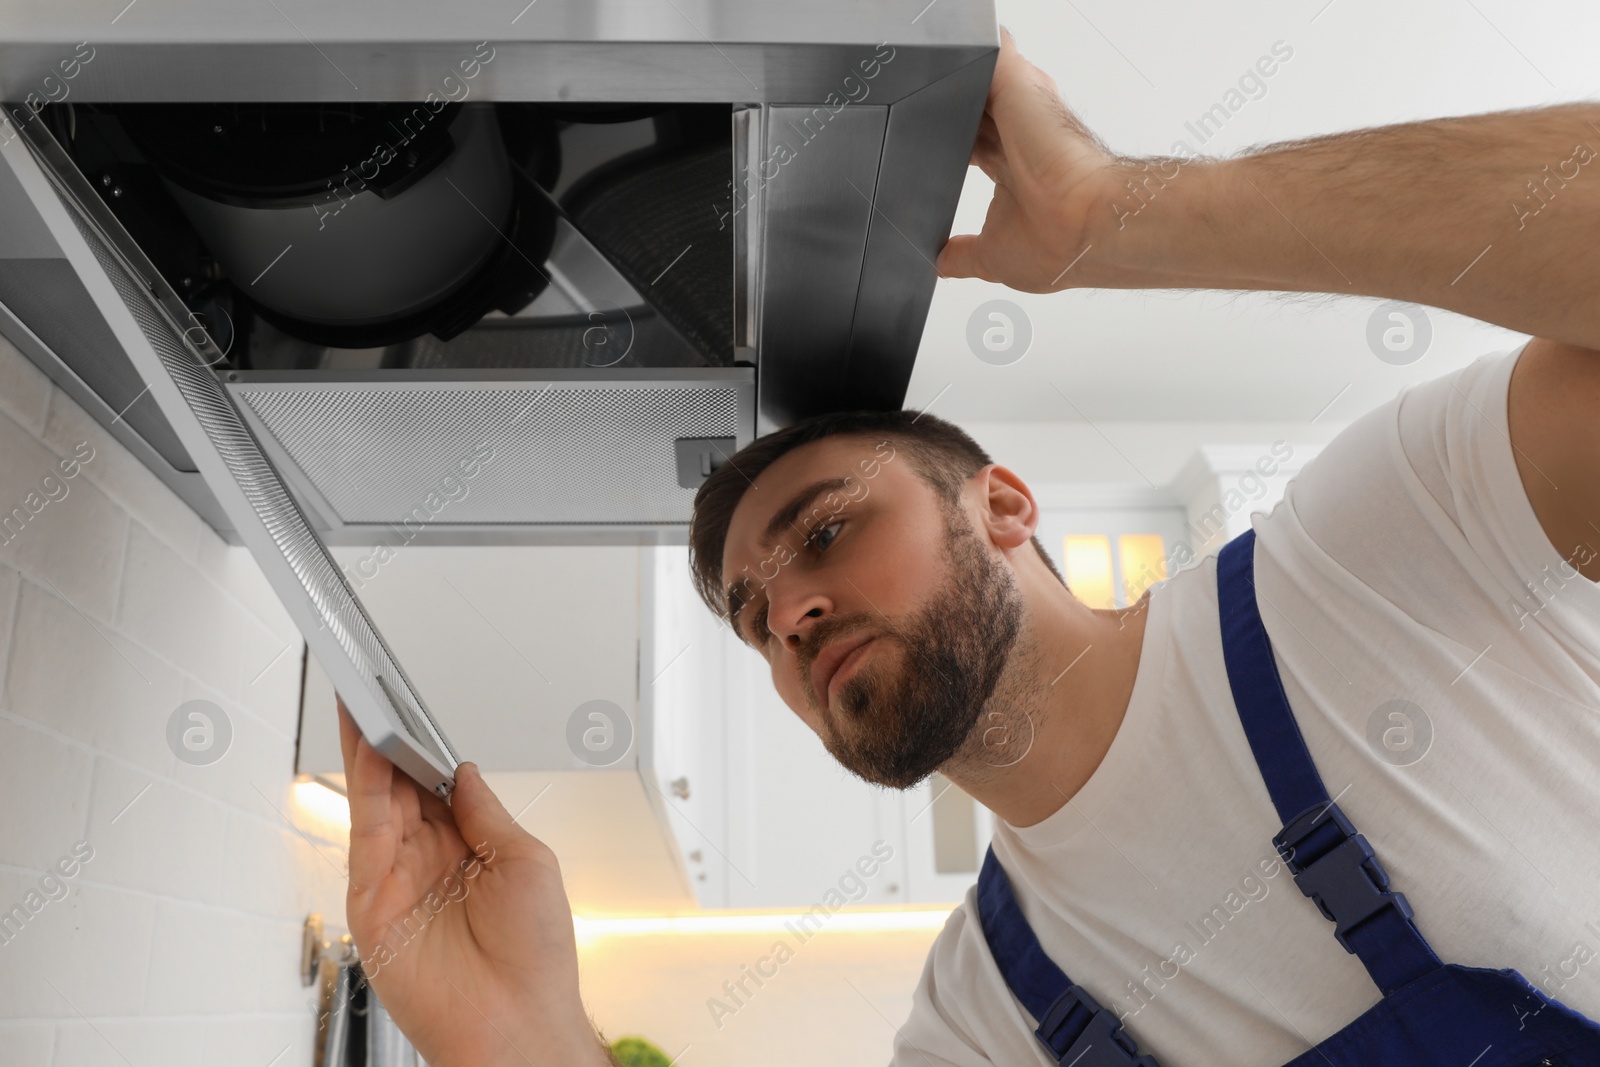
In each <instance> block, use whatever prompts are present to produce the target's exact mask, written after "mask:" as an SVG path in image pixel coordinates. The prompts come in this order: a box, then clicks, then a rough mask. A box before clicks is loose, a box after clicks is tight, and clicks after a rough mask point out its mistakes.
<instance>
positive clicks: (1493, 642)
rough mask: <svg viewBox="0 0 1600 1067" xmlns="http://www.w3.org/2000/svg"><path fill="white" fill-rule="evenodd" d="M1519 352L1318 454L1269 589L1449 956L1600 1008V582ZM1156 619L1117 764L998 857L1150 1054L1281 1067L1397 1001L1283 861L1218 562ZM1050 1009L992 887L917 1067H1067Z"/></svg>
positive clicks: (1011, 837)
mask: <svg viewBox="0 0 1600 1067" xmlns="http://www.w3.org/2000/svg"><path fill="white" fill-rule="evenodd" d="M1520 352H1521V349H1518V350H1516V351H1514V352H1510V353H1501V354H1494V355H1488V356H1484V357H1482V358H1480V359H1478V360H1477V361H1476V362H1474V363H1472V364H1471V365H1469V366H1467V367H1465V368H1462V369H1461V370H1458V371H1455V372H1452V373H1450V374H1447V375H1445V376H1443V377H1441V378H1438V379H1435V380H1433V381H1429V382H1424V383H1421V384H1418V385H1415V386H1412V387H1410V388H1408V389H1406V390H1405V391H1404V392H1402V393H1401V394H1400V395H1399V396H1398V397H1396V398H1395V399H1394V400H1392V401H1390V402H1388V403H1386V404H1383V405H1382V406H1380V407H1378V408H1377V409H1375V410H1373V411H1371V412H1369V413H1367V414H1366V415H1364V416H1363V417H1361V418H1360V419H1358V420H1356V421H1355V422H1354V423H1352V424H1351V425H1350V426H1349V427H1347V428H1346V429H1345V430H1344V431H1343V432H1342V433H1340V434H1339V435H1338V436H1337V437H1336V438H1335V439H1334V440H1333V441H1332V442H1331V443H1330V444H1329V445H1328V446H1327V447H1326V448H1324V449H1323V451H1322V452H1321V453H1320V454H1319V455H1318V456H1317V457H1316V458H1314V459H1313V460H1312V461H1310V462H1309V463H1308V464H1307V465H1306V466H1305V467H1304V468H1303V469H1302V470H1301V471H1300V473H1299V474H1298V476H1296V477H1295V479H1294V480H1293V481H1292V482H1291V483H1290V484H1289V486H1288V488H1287V489H1286V491H1285V495H1284V499H1283V500H1282V501H1281V502H1280V503H1279V504H1277V505H1276V506H1275V507H1274V508H1273V509H1272V511H1271V513H1270V514H1266V515H1256V516H1255V517H1254V519H1253V525H1254V527H1255V531H1256V539H1257V548H1256V555H1255V569H1256V581H1257V587H1258V589H1259V600H1258V603H1259V604H1260V610H1261V615H1262V619H1263V622H1264V623H1265V625H1266V629H1267V634H1268V636H1269V637H1270V638H1271V639H1272V645H1273V648H1274V651H1275V653H1276V657H1277V663H1278V669H1279V672H1280V674H1281V675H1282V677H1283V684H1284V689H1285V691H1286V692H1287V694H1288V697H1289V703H1290V705H1291V706H1292V707H1293V709H1294V712H1295V717H1296V720H1297V722H1298V723H1299V725H1300V730H1301V732H1302V733H1303V735H1304V736H1305V740H1306V744H1307V746H1308V747H1309V749H1310V751H1311V755H1312V758H1313V759H1314V760H1315V761H1316V764H1317V768H1318V770H1319V771H1320V772H1321V775H1322V779H1323V782H1324V783H1325V784H1326V786H1327V789H1328V792H1329V794H1330V795H1333V796H1335V797H1336V799H1337V800H1338V803H1339V806H1340V807H1341V808H1342V809H1343V810H1344V811H1345V813H1346V814H1347V815H1349V817H1350V819H1351V821H1352V822H1353V823H1354V824H1355V826H1356V828H1357V829H1358V830H1359V831H1361V832H1362V833H1363V834H1364V835H1365V836H1366V838H1367V839H1368V840H1369V841H1370V842H1371V843H1372V846H1373V848H1374V849H1375V850H1376V851H1377V854H1378V858H1379V860H1380V861H1381V862H1382V863H1383V865H1384V866H1385V868H1386V869H1387V870H1388V872H1389V875H1390V877H1391V879H1392V883H1393V888H1394V889H1396V890H1398V891H1400V892H1403V893H1405V895H1406V897H1407V898H1408V899H1409V900H1410V902H1411V904H1412V906H1413V908H1415V910H1416V923H1417V926H1418V928H1419V929H1420V930H1421V931H1422V933H1423V936H1425V937H1426V938H1427V939H1428V941H1429V943H1430V944H1431V945H1432V946H1433V948H1434V951H1435V952H1437V953H1438V954H1439V956H1440V958H1441V959H1443V960H1444V961H1445V962H1446V963H1459V964H1464V965H1469V966H1478V967H1514V968H1516V969H1517V970H1519V971H1520V972H1521V973H1522V974H1523V975H1524V976H1525V977H1526V978H1527V979H1528V980H1529V981H1530V982H1532V983H1533V984H1534V985H1536V986H1538V987H1539V988H1540V989H1542V990H1544V991H1545V992H1546V993H1547V994H1550V995H1552V996H1554V997H1555V998H1556V999H1557V1000H1560V1001H1562V1002H1563V1003H1565V1004H1567V1005H1569V1006H1570V1007H1572V1008H1575V1009H1576V1010H1578V1011H1580V1012H1582V1013H1584V1014H1586V1015H1588V1016H1589V1017H1591V1018H1596V1019H1600V585H1596V583H1594V582H1592V581H1590V580H1588V579H1586V578H1583V577H1582V576H1581V575H1578V574H1577V573H1576V571H1575V570H1574V569H1573V568H1572V567H1570V566H1568V565H1566V564H1565V563H1564V561H1563V559H1562V557H1561V555H1560V554H1558V553H1557V552H1556V550H1555V549H1554V547H1553V546H1552V545H1551V544H1550V542H1549V540H1548V538H1547V537H1546V536H1545V534H1544V532H1543V530H1542V528H1541V527H1540V526H1539V523H1538V520H1537V518H1536V517H1535V516H1534V513H1533V509H1532V507H1531V506H1530V505H1529V503H1528V499H1527V496H1526V494H1525V492H1524V491H1523V488H1522V482H1521V479H1520V478H1519V476H1518V474H1517V469H1516V464H1515V462H1514V460H1513V456H1512V452H1511V446H1510V440H1509V437H1508V435H1507V427H1506V394H1507V384H1508V382H1509V380H1510V375H1511V368H1512V366H1513V365H1514V364H1515V362H1516V357H1517V355H1519V354H1520ZM1597 417H1600V416H1597ZM1596 547H1597V548H1600V534H1597V535H1596ZM1568 551H1569V552H1570V551H1571V550H1570V549H1568ZM1579 561H1580V562H1581V561H1582V558H1581V557H1580V560H1579ZM1529 584H1531V585H1532V587H1533V591H1530V589H1529V588H1528V585H1529ZM1148 610H1149V612H1150V616H1149V619H1148V622H1147V627H1146V631H1145V636H1144V646H1143V651H1142V655H1141V658H1140V662H1139V669H1138V674H1137V678H1136V680H1135V683H1134V687H1133V692H1132V696H1131V698H1130V701H1129V705H1128V710H1127V714H1126V717H1125V719H1124V721H1123V723H1122V726H1121V728H1120V729H1119V730H1118V732H1117V735H1116V737H1115V739H1114V740H1113V742H1112V744H1111V746H1110V749H1109V750H1108V751H1107V753H1106V756H1105V759H1104V761H1103V762H1102V763H1101V764H1100V766H1099V767H1098V768H1097V769H1096V770H1095V772H1094V774H1093V775H1092V776H1091V777H1090V779H1089V781H1088V782H1087V784H1085V786H1084V787H1083V789H1082V791H1080V792H1079V793H1078V794H1077V796H1075V797H1074V798H1073V799H1072V800H1071V801H1070V802H1069V803H1067V804H1065V805H1063V806H1062V807H1061V808H1060V809H1059V810H1057V811H1056V812H1054V813H1053V814H1051V815H1050V816H1049V817H1047V818H1046V819H1044V820H1043V821H1042V822H1039V823H1037V824H1035V825H1033V826H1028V827H1014V826H1010V825H1008V824H1006V823H1004V822H1002V821H1000V820H997V821H996V831H995V836H994V849H995V853H996V854H997V856H998V857H999V859H1000V860H1001V862H1002V863H1003V865H1004V866H1005V868H1006V870H1007V871H1008V872H1010V874H1011V878H1012V883H1013V885H1014V887H1015V891H1016V895H1017V899H1018V901H1019V903H1020V905H1021V908H1022V911H1023V913H1024V914H1025V915H1026V916H1027V918H1028V921H1029V923H1030V924H1031V925H1032V927H1033V929H1034V931H1035V933H1036V934H1037V935H1038V938H1039V941H1040V943H1041V944H1042V945H1043V947H1044V949H1045V951H1046V952H1047V953H1048V954H1049V955H1050V957H1051V958H1052V959H1053V960H1055V961H1056V963H1057V964H1058V965H1060V967H1061V968H1062V970H1064V971H1066V973H1067V974H1068V975H1069V976H1071V978H1072V979H1073V980H1074V981H1076V982H1078V983H1079V984H1081V985H1083V986H1084V987H1085V988H1086V989H1088V990H1089V991H1090V992H1091V993H1092V994H1093V995H1094V996H1095V997H1096V999H1098V1000H1099V1001H1100V1003H1101V1004H1102V1005H1104V1006H1105V1007H1107V1008H1109V1009H1111V1010H1112V1011H1113V1012H1114V1013H1115V1014H1117V1015H1118V1016H1120V1017H1122V1019H1123V1024H1124V1026H1125V1027H1126V1029H1127V1031H1128V1033H1130V1034H1131V1035H1133V1037H1134V1038H1136V1039H1137V1040H1138V1042H1139V1044H1140V1048H1141V1049H1142V1051H1144V1052H1146V1053H1148V1054H1150V1055H1153V1056H1155V1057H1156V1058H1157V1059H1159V1060H1160V1061H1161V1063H1162V1064H1163V1065H1165V1067H1209V1065H1217V1067H1277V1065H1281V1064H1283V1063H1285V1062H1287V1061H1288V1060H1290V1059H1292V1058H1293V1057H1295V1056H1297V1055H1299V1054H1301V1053H1303V1052H1305V1051H1306V1050H1307V1049H1308V1048H1309V1047H1310V1046H1311V1045H1312V1044H1314V1043H1316V1042H1319V1041H1321V1040H1323V1039H1324V1038H1326V1037H1328V1036H1329V1035H1331V1034H1333V1033H1334V1032H1336V1031H1337V1030H1339V1029H1341V1028H1342V1027H1344V1026H1345V1025H1346V1024H1347V1023H1349V1022H1351V1021H1352V1020H1354V1019H1355V1018H1356V1017H1357V1016H1358V1015H1360V1014H1361V1013H1362V1012H1363V1011H1365V1010H1366V1009H1367V1008H1369V1007H1371V1006H1372V1005H1373V1004H1375V1003H1377V1001H1378V1000H1379V993H1378V990H1377V987H1376V986H1374V985H1373V983H1372V980H1371V979H1370V978H1369V977H1368V975H1367V972H1366V970H1365V969H1364V968H1363V967H1362V965H1361V962H1360V960H1358V959H1357V958H1356V957H1355V956H1353V955H1348V954H1347V953H1346V952H1345V951H1344V949H1343V948H1341V947H1340V946H1339V944H1338V943H1337V942H1336V941H1335V940H1334V936H1333V924H1332V923H1330V922H1328V921H1327V920H1326V919H1324V918H1323V917H1322V916H1321V914H1320V913H1319V912H1318V911H1317V909H1316V906H1315V905H1314V904H1313V903H1312V902H1311V901H1310V900H1309V899H1308V898H1306V897H1305V896H1303V895H1302V894H1301V893H1300V891H1299V889H1298V888H1297V887H1296V886H1295V884H1294V881H1293V879H1292V877H1291V876H1290V875H1289V873H1288V872H1287V871H1286V870H1285V869H1284V868H1283V867H1282V865H1281V864H1277V863H1275V862H1274V860H1275V858H1276V853H1275V852H1274V850H1273V846H1272V836H1273V834H1275V833H1276V832H1277V831H1278V830H1279V829H1280V826H1281V823H1280V821H1279V819H1278V817H1277V814H1276V812H1275V811H1274V809H1273V807H1272V803H1271V800H1270V798H1269V797H1268V795H1267V791H1266V787H1265V785H1263V783H1262V780H1261V775H1260V773H1259V771H1258V770H1257V768H1256V763H1255V760H1254V759H1253V758H1252V756H1251V753H1250V748H1249V745H1248V743H1247V742H1246V740H1245V736H1244V732H1243V729H1242V727H1241V726H1240V725H1239V717H1238V712H1237V711H1236V710H1235V708H1234V704H1233V699H1232V696H1231V694H1230V691H1229V688H1228V679H1227V675H1226V672H1225V669H1224V666H1223V659H1222V644H1221V635H1220V632H1219V629H1218V622H1217V577H1216V557H1215V556H1209V557H1206V558H1205V559H1203V560H1202V561H1200V562H1198V563H1196V564H1195V565H1193V566H1191V567H1189V568H1187V569H1185V570H1183V571H1181V572H1179V573H1178V574H1176V575H1174V576H1172V577H1171V578H1169V579H1168V580H1167V581H1166V582H1164V583H1162V584H1160V585H1159V586H1157V587H1156V588H1155V589H1154V590H1153V592H1152V593H1151V597H1150V603H1149V607H1148ZM1394 700H1404V701H1410V702H1412V703H1413V704H1415V705H1417V706H1418V707H1420V708H1421V709H1422V711H1423V712H1424V713H1425V715H1426V717H1427V720H1428V722H1429V723H1431V727H1432V740H1431V744H1430V746H1429V748H1428V749H1427V750H1426V752H1425V754H1424V755H1423V756H1422V758H1421V759H1418V760H1416V761H1415V762H1412V763H1409V764H1407V765H1396V764H1395V763H1392V762H1389V761H1386V760H1385V759H1382V758H1379V756H1378V754H1377V752H1379V751H1382V749H1381V748H1379V749H1375V748H1374V747H1373V746H1372V745H1371V744H1369V741H1368V733H1369V719H1371V718H1372V717H1373V713H1374V711H1375V710H1376V709H1378V708H1379V706H1380V705H1385V704H1386V703H1387V702H1389V701H1394ZM1384 715H1387V712H1385V713H1384ZM1413 718H1416V716H1415V715H1414V714H1413ZM1390 724H1391V721H1390V720H1387V719H1385V720H1384V723H1382V724H1380V726H1383V725H1390ZM1392 724H1393V725H1396V726H1400V727H1401V728H1402V729H1403V724H1401V723H1399V722H1398V720H1395V721H1392ZM1420 736H1421V732H1420V729H1419V730H1417V731H1416V732H1414V733H1413V735H1412V740H1413V743H1415V742H1416V740H1417V739H1419V738H1420ZM1404 741H1405V737H1404V736H1403V734H1392V735H1391V736H1390V738H1389V742H1390V744H1391V748H1393V747H1394V746H1395V745H1403V743H1404ZM1414 751H1415V750H1414V749H1413V753H1414ZM1269 871H1270V872H1271V874H1270V876H1269V875H1268V873H1267V872H1269ZM1180 946H1181V947H1180ZM1527 1007H1528V1006H1527V1005H1522V1006H1521V1008H1522V1010H1524V1011H1526V1010H1527ZM1515 1009H1516V1006H1513V1005H1511V1004H1507V1005H1506V1011H1507V1013H1508V1014H1510V1013H1512V1012H1514V1010H1515ZM1034 1025H1035V1024H1034V1022H1033V1021H1032V1020H1030V1019H1029V1018H1028V1016H1027V1014H1026V1012H1025V1011H1024V1009H1023V1008H1022V1007H1021V1006H1020V1005H1019V1004H1018V1002H1017V1001H1016V1000H1015V999H1014V998H1013V997H1012V995H1011V993H1010V992H1009V990H1008V989H1007V988H1006V985H1005V982H1004V980H1003V979H1002V978H1001V976H1000V972H999V970H998V969H997V968H996V966H995V963H994V960H993V958H992V957H991V956H990V955H989V951H988V947H987V945H986V944H985V942H984V938H983V931H982V928H981V926H980V925H979V920H978V913H977V906H976V891H975V890H974V891H972V892H969V893H968V895H967V898H966V900H965V901H964V902H963V903H962V904H961V905H960V906H959V907H958V908H957V909H956V910H955V911H954V912H952V914H951V916H950V920H949V922H948V923H947V924H946V925H945V927H944V929H943V931H942V932H941V933H940V935H939V937H938V939H937V940H936V941H935V943H934V945H933V948H932V949H931V951H930V952H929V955H928V960H927V963H926V965H925V967H924V969H923V974H922V978H921V981H920V983H919V985H918V987H917V990H916V993H915V998H914V1002H913V1007H912V1012H911V1016H910V1018H909V1020H908V1021H907V1022H906V1024H905V1026H904V1027H902V1028H901V1032H900V1035H899V1037H898V1038H897V1039H896V1042H895V1053H894V1060H893V1064H894V1067H945V1065H950V1064H955V1065H961V1067H968V1065H978V1064H991V1063H993V1064H1003V1065H1006V1067H1013V1065H1020V1064H1030V1063H1036V1064H1047V1063H1050V1062H1052V1061H1051V1060H1050V1059H1049V1058H1048V1057H1047V1056H1046V1055H1045V1053H1044V1050H1043V1048H1042V1046H1041V1045H1040V1044H1039V1042H1038V1040H1037V1039H1036V1038H1035V1037H1034V1036H1033V1027H1034Z"/></svg>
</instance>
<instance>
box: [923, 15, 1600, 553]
mask: <svg viewBox="0 0 1600 1067" xmlns="http://www.w3.org/2000/svg"><path fill="white" fill-rule="evenodd" d="M972 162H973V164H974V165H975V166H978V167H981V168H982V169H983V172H984V173H985V174H987V175H988V176H989V177H990V178H991V179H993V181H994V182H995V191H994V199H993V201H992V202H991V203H990V205H989V213H988V216H987V217H986V218H985V219H984V224H983V230H982V232H981V233H978V234H963V235H958V236H955V237H952V238H951V239H950V241H949V243H948V244H947V245H946V246H945V248H944V250H943V251H942V252H941V253H940V255H939V260H938V268H939V272H940V273H941V274H943V275H945V276H947V277H977V278H983V279H986V280H988V281H993V282H1000V283H1002V284H1004V285H1007V286H1010V287H1011V288H1013V289H1020V290H1023V291H1025V292H1033V293H1046V292H1054V291H1057V290H1061V289H1082V288H1107V289H1258V290H1276V291H1287V292H1317V293H1346V294H1352V295H1363V296H1374V297H1386V298H1389V299H1392V300H1407V301H1414V302H1416V303H1419V304H1427V305H1429V306H1431V307H1438V308H1446V309H1448V310H1451V311H1456V312H1460V313H1461V314H1464V315H1470V316H1471V317H1473V318H1476V319H1481V320H1483V321H1485V322H1492V323H1495V324H1497V325H1500V326H1504V327H1507V328H1508V329H1512V330H1517V331H1519V332H1522V333H1529V334H1534V335H1535V339H1534V340H1533V341H1531V342H1530V343H1529V344H1528V347H1527V349H1526V350H1525V351H1524V352H1523V354H1522V356H1521V357H1520V358H1519V359H1518V363H1517V368H1516V373H1515V374H1514V375H1513V376H1512V380H1511V390H1510V398H1509V403H1508V408H1509V423H1510V437H1511V443H1512V446H1513V450H1514V454H1515V456H1516V461H1517V468H1518V471H1519V473H1520V474H1521V477H1522V483H1523V487H1524V489H1525V490H1526V491H1527V495H1528V499H1529V502H1530V504H1531V505H1532V507H1533V510H1534V513H1535V514H1536V515H1537V516H1538V518H1539V522H1540V525H1541V526H1542V527H1543V528H1544V531H1545V533H1546V534H1547V535H1548V536H1549V538H1550V541H1551V543H1552V545H1553V546H1554V547H1555V548H1556V549H1557V551H1558V553H1559V554H1560V555H1561V557H1562V558H1563V559H1565V560H1567V561H1568V563H1569V564H1570V565H1571V566H1572V567H1574V568H1575V569H1577V570H1578V571H1580V572H1581V573H1583V574H1584V575H1585V576H1586V577H1589V578H1591V579H1595V580H1600V352H1596V351H1595V349H1600V239H1597V238H1600V104H1594V103H1575V104H1562V105H1557V106H1553V107H1545V108H1537V109H1531V110H1523V111H1507V112H1500V113H1496V114H1489V115H1473V116H1467V117H1462V118H1445V119H1436V120H1433V121H1429V122H1413V123H1405V124H1403V125H1396V126H1385V127H1381V128H1378V129H1368V130H1357V131H1354V132H1350V133H1338V134H1330V135H1328V136H1325V137H1315V138H1310V139H1308V140H1303V141H1296V142H1291V143H1288V144H1281V145H1273V146H1269V147H1268V148H1265V149H1263V150H1261V151H1257V152H1253V153H1249V154H1246V155H1243V156H1240V157H1238V158H1234V159H1208V158H1200V157H1193V156H1190V157H1184V156H1168V157H1150V158H1130V157H1125V156H1118V155H1116V154H1115V153H1113V152H1112V151H1111V150H1110V149H1109V148H1108V147H1107V146H1106V145H1105V144H1104V143H1103V142H1101V141H1100V140H1099V139H1098V138H1097V137H1096V136H1095V135H1094V134H1093V133H1092V132H1091V131H1090V130H1088V129H1087V128H1086V127H1085V126H1084V125H1083V124H1082V122H1080V121H1079V120H1078V119H1077V118H1076V116H1074V115H1073V114H1072V112H1071V111H1070V110H1069V109H1068V108H1067V106H1066V104H1065V103H1063V102H1062V100H1061V96H1060V93H1059V91H1058V89H1057V87H1056V83H1055V81H1054V80H1053V79H1052V78H1051V77H1050V76H1049V75H1048V74H1046V73H1044V72H1043V71H1042V70H1040V69H1039V68H1038V67H1035V66H1034V65H1033V64H1031V63H1029V62H1028V61H1027V60H1026V59H1024V58H1023V57H1022V55H1021V54H1020V53H1019V52H1018V51H1017V47H1016V43H1015V41H1013V40H1012V38H1011V35H1010V34H1009V33H1005V32H1003V33H1002V42H1001V51H1000V57H999V61H998V62H997V64H996V66H995V74H994V79H993V83H992V84H991V86H990V89H989V101H988V105H987V108H986V110H985V113H984V117H983V120H982V122H981V124H980V126H979V131H978V139H977V143H976V145H975V146H974V148H973V154H972Z"/></svg>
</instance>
